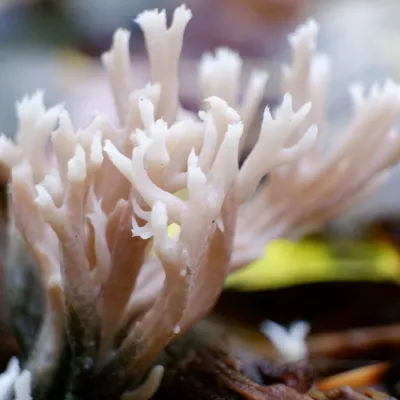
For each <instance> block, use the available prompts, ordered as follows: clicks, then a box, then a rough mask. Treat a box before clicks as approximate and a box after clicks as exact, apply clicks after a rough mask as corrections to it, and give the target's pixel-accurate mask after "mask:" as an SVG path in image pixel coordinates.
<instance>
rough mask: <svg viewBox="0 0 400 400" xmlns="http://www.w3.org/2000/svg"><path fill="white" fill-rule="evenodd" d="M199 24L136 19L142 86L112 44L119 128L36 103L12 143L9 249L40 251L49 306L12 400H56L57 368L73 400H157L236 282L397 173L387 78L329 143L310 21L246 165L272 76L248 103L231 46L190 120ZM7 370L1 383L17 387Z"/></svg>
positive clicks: (121, 49) (256, 77)
mask: <svg viewBox="0 0 400 400" xmlns="http://www.w3.org/2000/svg"><path fill="white" fill-rule="evenodd" d="M190 18H191V12H190V11H189V10H188V9H186V8H185V7H184V6H182V7H179V8H177V9H176V10H175V12H174V15H173V19H172V23H171V26H170V27H167V23H166V15H165V12H164V11H161V12H159V11H157V10H154V11H145V12H143V13H142V14H140V15H139V16H138V18H137V20H136V22H137V23H138V24H139V25H140V27H141V29H142V30H143V33H144V37H145V41H146V46H147V51H148V57H149V62H150V83H149V84H148V85H147V86H145V87H144V88H141V89H135V88H134V87H132V80H131V77H132V74H133V73H134V70H133V72H132V70H131V62H130V55H129V48H128V42H129V33H128V32H127V31H125V30H122V29H120V30H118V31H117V32H116V33H115V35H114V40H113V45H112V48H111V50H110V51H109V52H108V53H106V54H104V56H103V58H102V61H103V64H104V67H105V69H106V71H107V73H108V76H109V80H110V83H111V88H112V91H113V95H114V100H115V106H116V109H117V112H118V116H119V125H118V126H116V125H113V124H112V123H111V122H110V121H109V120H108V119H107V116H105V115H97V116H96V117H95V118H94V120H93V122H92V123H91V124H90V125H89V126H88V127H86V128H79V129H78V128H76V127H74V124H73V122H72V121H71V118H70V116H69V114H68V112H67V111H66V110H64V108H63V107H62V106H55V107H52V108H49V109H47V108H45V106H44V105H43V95H42V93H40V92H38V93H36V94H34V95H33V96H31V97H29V96H27V97H25V98H24V99H23V100H22V101H21V102H20V103H18V105H17V114H18V121H19V128H18V132H17V133H16V135H15V139H14V140H13V141H12V140H10V139H8V138H6V137H5V136H2V137H1V138H0V160H1V163H2V167H3V169H5V170H7V171H8V173H9V177H10V179H9V181H10V183H9V187H10V189H9V191H10V204H11V211H10V228H9V229H10V235H11V239H10V240H11V242H12V243H14V242H15V241H17V242H18V243H19V247H18V246H17V247H18V248H19V249H20V250H21V249H22V246H24V247H25V248H26V251H28V252H29V253H30V254H31V255H33V257H34V260H35V265H36V268H37V271H39V276H40V283H41V287H42V291H43V293H44V315H43V318H42V322H41V328H40V331H39V334H38V336H37V338H35V340H34V343H33V346H32V348H31V349H30V352H29V354H28V356H27V357H26V359H25V360H23V362H22V367H23V369H24V372H23V373H22V374H23V375H21V376H20V377H19V378H17V379H16V380H15V379H11V380H10V379H9V380H8V381H7V380H4V382H8V384H7V385H8V386H7V385H6V386H7V390H8V391H9V395H10V396H11V397H10V398H13V396H14V395H13V394H12V393H13V387H14V383H15V382H16V383H15V386H16V388H15V389H16V390H15V393H16V394H15V396H16V398H18V399H21V400H22V399H28V398H30V394H29V391H30V390H32V392H33V393H34V394H35V397H36V395H37V396H38V397H37V398H46V396H47V394H48V393H50V389H51V387H52V385H53V384H54V380H55V377H56V376H59V371H60V369H61V368H64V370H63V374H62V376H63V377H64V379H65V382H64V383H63V387H64V388H65V389H64V390H65V393H66V394H69V393H72V394H73V395H71V397H66V398H77V397H79V396H81V397H80V398H83V397H84V396H86V398H97V399H101V398H114V397H115V398H118V397H120V396H124V398H125V399H128V398H146V397H151V395H152V394H153V393H154V391H155V389H156V387H157V385H158V384H159V383H160V380H161V378H162V372H163V366H162V365H159V364H158V362H157V359H158V356H159V355H160V354H161V353H162V352H163V350H164V349H165V348H166V347H167V346H168V345H169V344H170V343H171V342H172V341H173V340H174V339H175V338H176V337H178V336H181V335H184V334H185V333H187V332H188V330H190V329H191V328H192V327H193V326H194V325H195V324H196V323H197V322H198V321H199V320H201V319H202V318H204V317H205V316H206V315H207V314H208V313H209V311H210V310H211V308H212V307H213V305H214V303H215V302H216V300H217V299H218V297H219V295H220V293H221V291H222V289H223V285H224V281H225V278H226V277H227V275H228V274H229V273H231V272H232V271H234V270H237V269H238V268H242V267H244V266H246V265H247V264H249V263H250V262H252V261H254V260H256V259H257V258H258V257H260V256H261V255H262V254H263V252H264V247H265V245H266V244H267V243H268V242H269V241H271V240H272V239H274V238H277V237H287V238H297V237H299V236H301V235H304V234H306V233H308V232H311V231H315V230H317V229H319V228H321V227H322V226H323V224H324V223H325V222H326V221H327V220H329V219H330V218H332V217H333V216H335V215H336V214H338V213H340V212H342V211H343V210H344V209H345V208H347V207H349V206H350V205H352V204H353V203H354V202H356V201H359V200H360V199H362V198H363V197H364V196H366V195H368V194H369V193H370V192H371V191H372V190H374V189H375V188H376V187H377V186H378V185H379V184H380V183H381V182H382V180H383V179H384V178H385V177H386V175H387V171H388V168H389V167H390V166H391V165H392V164H394V163H395V162H397V161H398V159H399V156H400V139H399V136H398V134H397V132H396V131H395V130H394V129H393V125H394V123H395V121H396V119H397V118H398V117H399V116H400V88H399V87H398V86H397V85H396V84H394V83H393V82H390V81H387V82H386V83H385V84H383V85H382V86H379V85H376V86H373V87H372V88H371V90H370V91H368V92H367V93H365V92H364V90H363V89H362V87H360V86H355V87H353V88H352V89H351V91H350V93H351V96H352V99H353V108H354V116H353V118H352V120H351V122H350V124H349V126H348V128H347V130H346V131H345V132H344V133H343V134H342V135H339V136H338V140H337V141H335V142H334V144H333V145H332V146H329V147H328V148H327V147H326V146H325V142H324V141H325V138H326V136H327V134H328V130H327V128H326V125H325V117H324V105H325V98H326V94H327V92H328V83H329V75H330V64H329V59H328V58H327V57H326V56H324V55H320V54H317V53H316V35H317V30H318V29H317V24H316V23H315V22H314V21H309V22H307V23H306V24H304V25H303V26H301V27H300V28H298V30H297V31H296V32H295V33H294V34H293V35H291V36H290V38H289V42H290V45H291V47H292V49H293V60H292V63H291V65H290V66H288V67H284V69H283V74H282V75H283V77H282V92H283V100H282V103H281V104H280V105H279V106H278V107H277V108H276V109H273V110H270V109H269V108H268V107H267V108H265V110H264V112H263V115H262V122H261V127H260V133H259V138H258V141H257V142H256V144H255V146H254V148H253V149H252V151H251V152H250V154H249V155H248V157H247V158H246V159H245V161H244V162H243V164H242V165H241V166H240V167H239V161H238V160H239V155H240V152H241V150H242V149H243V146H244V144H245V142H246V137H247V135H248V133H249V131H250V128H251V126H252V125H253V123H254V122H255V119H256V116H257V115H258V109H259V107H260V103H261V101H262V98H263V92H264V89H265V86H266V84H267V81H268V77H269V76H268V73H267V72H265V71H258V70H257V71H254V72H253V73H252V74H251V76H250V78H249V81H248V82H247V85H246V87H245V89H244V91H243V93H242V90H241V87H242V84H243V82H242V79H241V67H242V59H241V58H240V57H239V55H238V54H236V53H235V52H233V51H231V50H229V49H225V48H222V49H218V50H216V51H215V53H212V54H211V53H210V54H206V55H205V56H204V57H203V58H202V60H201V61H200V64H199V71H198V85H199V88H200V92H201V97H202V99H204V102H203V103H202V107H201V110H200V111H199V112H198V114H195V113H192V112H189V111H187V110H184V109H183V108H182V107H181V106H180V103H179V82H178V78H179V57H180V51H181V47H182V40H183V34H184V31H185V27H186V25H187V23H188V22H189V20H190ZM266 176H267V180H266V181H263V178H265V177H266ZM260 182H262V183H260ZM182 193H183V195H182ZM172 224H175V226H177V227H178V228H179V229H178V230H177V231H178V232H176V231H175V232H174V234H172V233H171V230H170V229H169V227H170V226H171V225H172ZM12 243H11V244H10V247H11V248H12V247H13V246H14V247H15V244H14V245H12ZM17 267H18V266H14V267H13V268H17ZM66 354H67V356H66ZM65 357H68V360H69V361H68V363H66V362H65ZM14 362H15V361H14ZM63 364H68V368H67V369H66V370H65V366H63ZM10 368H11V369H9V370H8V372H7V371H6V372H5V373H4V374H3V376H2V377H1V378H0V379H3V378H6V376H11V375H10V374H11V373H13V374H14V375H15V377H16V376H17V375H18V373H17V374H16V373H15V371H16V369H15V366H11V367H10ZM10 371H11V372H10ZM7 374H8V375H7ZM21 379H22V380H23V382H25V383H24V385H25V386H24V387H25V389H26V390H25V395H23V394H21V387H20V386H21V384H20V383H18V382H20V381H21ZM0 382H1V381H0ZM30 386H31V388H30ZM138 387H139V388H138ZM7 390H5V392H7ZM5 392H4V393H5ZM81 393H84V395H81ZM74 396H77V397H74ZM110 396H112V397H110ZM0 398H2V397H1V394H0Z"/></svg>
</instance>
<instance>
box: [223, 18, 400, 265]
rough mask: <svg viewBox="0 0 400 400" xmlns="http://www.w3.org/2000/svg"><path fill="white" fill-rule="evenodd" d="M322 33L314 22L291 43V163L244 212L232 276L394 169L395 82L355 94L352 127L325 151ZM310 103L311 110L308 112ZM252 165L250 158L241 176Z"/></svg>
mask: <svg viewBox="0 0 400 400" xmlns="http://www.w3.org/2000/svg"><path fill="white" fill-rule="evenodd" d="M317 31H318V27H317V25H316V23H315V22H314V21H309V22H307V23H306V24H305V25H303V26H301V27H300V28H298V30H297V31H296V32H295V33H294V34H293V35H292V36H290V38H289V42H290V44H291V46H292V48H293V64H292V66H291V67H284V69H283V82H282V86H283V90H284V91H285V92H286V93H287V94H286V95H285V96H284V102H283V104H282V106H281V107H280V108H279V109H278V110H277V111H276V118H277V119H278V120H280V121H282V122H283V121H285V118H288V119H287V121H290V122H287V123H286V125H281V126H280V127H279V128H276V131H275V132H278V137H279V138H280V140H284V141H286V144H285V146H286V148H285V152H286V155H287V156H288V157H289V158H290V159H291V160H290V161H289V159H287V160H286V161H289V162H287V163H285V164H284V165H276V166H277V168H275V169H274V170H273V171H271V172H270V173H269V174H268V181H267V184H265V185H262V186H261V187H259V188H258V189H257V191H256V192H255V194H254V196H253V197H251V198H249V201H248V202H247V203H246V204H245V205H244V206H243V207H242V208H241V210H240V212H239V214H238V221H237V228H236V235H235V245H234V251H233V254H232V259H231V263H232V268H233V269H236V268H240V267H242V266H244V265H247V264H248V263H249V262H251V261H253V260H256V259H257V258H259V257H260V256H261V255H262V254H263V252H264V246H265V244H266V243H268V242H269V241H270V240H272V239H274V238H276V237H287V238H298V237H301V236H302V235H304V234H307V233H309V232H312V231H315V230H318V229H320V228H322V227H323V224H324V223H325V222H326V221H328V220H329V219H331V218H332V217H334V216H335V215H338V214H340V213H341V212H343V211H344V210H345V209H347V208H348V207H350V206H351V205H353V204H354V203H356V202H358V201H360V200H362V199H363V198H365V197H366V196H368V195H369V194H371V193H372V192H373V191H374V190H376V189H377V188H378V187H379V186H380V185H381V184H382V183H383V182H384V180H385V178H386V177H387V172H388V168H389V167H391V166H392V165H393V164H394V163H395V162H397V161H398V159H399V144H400V139H399V136H398V134H397V132H396V131H395V130H393V126H394V124H395V123H396V120H397V119H398V118H399V116H400V87H399V86H398V85H396V84H394V83H393V82H391V81H387V82H385V83H384V84H383V85H382V86H379V85H375V86H373V87H372V88H371V90H370V92H369V93H367V94H364V90H363V88H362V87H360V86H358V85H356V86H354V87H352V88H351V89H350V94H351V96H352V99H353V108H354V116H353V118H352V121H351V122H350V124H349V126H348V128H347V129H346V130H345V132H344V133H343V134H342V135H341V136H340V137H339V138H338V140H336V143H335V142H334V143H333V145H331V146H329V148H328V149H327V148H326V147H327V146H326V139H327V134H328V132H327V129H326V127H325V116H324V107H323V105H324V104H325V103H326V98H325V97H326V94H327V84H328V82H329V75H330V65H329V59H328V58H327V57H326V56H324V55H320V54H316V53H315V48H316V34H317ZM304 102H306V103H307V102H309V103H307V104H312V107H304V106H302V105H303V104H304ZM292 107H293V108H294V109H298V111H297V116H299V115H301V117H300V118H298V117H295V118H292V117H290V114H291V112H292V111H291V108H292ZM300 107H302V108H300ZM266 118H267V120H268V118H270V117H269V112H268V111H266V113H265V114H264V122H263V127H265V129H266V130H267V132H268V134H267V135H268V137H270V138H271V133H272V132H274V130H273V129H272V127H271V126H268V125H266V122H265V121H266ZM282 122H281V123H282ZM283 123H284V122H283ZM285 126H286V128H285ZM310 126H312V127H313V128H310ZM263 127H262V128H261V132H262V131H263V129H264V128H263ZM314 127H316V128H317V129H318V134H317V135H315V134H316V128H314ZM309 135H312V136H313V137H314V136H315V140H310V142H309V143H307V142H304V141H303V143H305V144H306V146H305V147H306V148H303V149H302V150H301V151H300V152H299V153H296V152H293V151H291V150H290V149H293V147H291V146H293V144H294V143H297V142H298V141H299V138H305V137H309ZM261 139H262V135H260V139H259V141H260V140H261ZM324 145H325V146H324ZM268 146H270V143H268V145H267V147H268ZM264 154H267V153H265V152H264ZM250 161H251V158H250V157H249V159H248V160H247V161H246V162H245V164H244V166H243V169H245V168H246V167H247V166H248V165H250ZM246 164H247V165H246ZM247 168H249V167H247ZM252 168H253V169H254V166H253V167H252ZM242 193H246V194H252V193H253V191H248V190H247V191H242Z"/></svg>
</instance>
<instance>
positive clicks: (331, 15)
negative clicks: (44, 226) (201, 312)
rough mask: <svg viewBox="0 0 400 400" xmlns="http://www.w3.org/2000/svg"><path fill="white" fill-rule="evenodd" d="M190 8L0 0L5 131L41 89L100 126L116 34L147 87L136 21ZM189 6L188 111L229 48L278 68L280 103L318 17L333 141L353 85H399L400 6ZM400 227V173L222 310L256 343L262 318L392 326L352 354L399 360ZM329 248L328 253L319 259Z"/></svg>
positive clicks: (220, 0) (0, 117)
mask: <svg viewBox="0 0 400 400" xmlns="http://www.w3.org/2000/svg"><path fill="white" fill-rule="evenodd" d="M181 2H182V0H36V1H35V0H0V91H1V95H0V131H1V132H4V133H6V134H7V135H9V136H12V135H13V133H14V132H15V129H16V118H15V113H14V109H15V102H16V101H17V100H19V99H21V98H22V97H23V95H24V94H26V93H32V92H34V91H35V90H36V89H38V88H39V89H44V90H45V93H46V95H45V101H46V103H47V104H48V105H50V104H54V103H56V102H62V103H64V104H66V107H67V108H68V109H69V110H70V112H71V114H72V118H73V120H74V121H75V123H76V125H77V126H79V125H80V124H86V123H87V122H89V120H90V118H91V117H92V115H93V112H95V111H97V110H100V111H105V112H106V113H108V114H112V113H113V112H114V110H113V105H112V99H111V95H110V92H109V90H108V82H107V80H106V77H105V74H104V72H103V70H102V67H101V64H100V62H99V56H100V55H101V53H102V52H104V51H106V50H108V48H109V47H110V44H111V39H112V34H113V32H114V30H115V29H116V28H118V27H125V28H128V29H129V30H131V32H132V37H131V54H132V58H133V62H134V64H133V65H134V69H133V73H134V77H135V79H136V80H137V83H138V85H140V84H142V83H145V82H146V80H147V67H146V57H145V49H144V44H143V38H142V35H141V32H140V30H139V29H138V27H137V26H136V25H135V24H134V22H133V19H134V18H135V16H136V15H137V14H138V13H139V12H141V11H143V10H144V9H148V8H166V9H167V10H168V11H169V15H171V13H172V10H173V9H174V7H176V6H177V5H180V4H181ZM186 4H187V6H188V7H189V8H191V9H192V11H193V19H192V21H191V22H190V24H189V27H188V29H187V34H186V36H185V41H184V48H183V57H182V63H181V84H182V86H181V96H182V102H183V104H184V105H185V106H187V107H188V108H196V107H197V105H198V100H197V94H198V92H197V87H196V73H197V61H198V59H199V57H200V56H201V54H202V53H203V52H205V51H211V50H213V49H215V48H217V47H219V46H229V47H232V48H233V49H236V50H238V51H239V53H240V54H241V55H242V57H244V59H245V63H244V69H245V71H244V72H245V73H244V75H245V76H246V75H247V74H248V72H249V70H250V69H251V68H252V67H254V66H258V67H260V66H263V67H265V68H267V69H268V70H269V71H270V73H271V75H272V79H271V80H270V83H269V85H268V89H267V92H266V94H265V99H264V104H263V105H264V106H265V105H266V104H269V105H275V104H277V102H279V101H280V93H279V74H280V66H281V64H282V63H284V62H288V61H289V59H290V58H289V57H290V53H289V46H288V43H287V35H288V34H289V33H290V32H292V31H293V30H294V29H295V27H296V26H297V25H298V24H299V23H301V22H303V21H305V20H306V19H308V18H310V17H313V18H315V19H316V20H317V22H318V23H319V24H320V36H319V49H320V51H321V52H325V53H327V54H329V56H330V57H331V59H332V64H333V77H332V84H331V89H330V95H329V103H328V110H327V115H328V119H329V122H330V130H331V131H332V134H333V135H334V134H335V132H340V130H341V129H342V127H343V126H344V125H345V124H346V123H347V121H348V118H349V115H350V110H349V98H348V92H347V87H348V85H349V84H350V83H354V82H356V81H362V82H364V83H366V84H370V83H371V82H374V81H377V80H378V81H382V80H383V79H385V78H386V77H391V78H393V79H394V80H395V81H397V82H399V81H400V23H399V21H400V1H399V0H381V1H376V0H186ZM260 111H261V110H260ZM250 147H251V142H250V143H249V148H250ZM360 168H362V166H360ZM398 221H400V168H397V169H395V170H394V173H393V174H392V177H391V178H390V180H389V182H388V183H387V184H386V185H385V186H384V187H383V188H382V189H381V190H380V191H379V192H378V193H377V194H376V195H374V196H373V197H372V198H371V199H369V200H368V201H366V202H365V203H363V204H361V205H359V206H357V207H355V208H354V209H352V210H350V211H349V212H347V213H346V214H345V215H343V216H341V217H340V218H337V219H336V220H334V221H331V223H329V224H328V226H327V227H326V229H325V231H324V232H323V233H322V234H321V235H319V236H316V237H312V238H306V239H305V240H304V241H302V242H300V243H296V244H293V245H288V244H287V243H284V244H282V243H281V246H280V247H279V246H278V247H274V248H273V249H272V250H271V252H270V253H269V256H268V257H266V259H265V260H262V262H261V263H259V265H257V266H256V267H255V269H254V271H253V273H252V274H250V275H246V274H243V275H240V276H237V277H235V278H234V279H232V280H231V281H229V282H228V286H229V287H228V289H227V291H226V292H225V293H224V295H223V296H222V298H221V301H220V303H219V304H218V306H217V308H216V312H215V315H216V316H218V318H221V319H222V320H224V321H225V323H230V324H232V326H233V327H235V328H232V329H236V331H237V332H238V333H239V334H243V337H245V338H249V337H251V339H250V340H251V342H252V343H259V342H258V341H257V340H258V339H259V340H260V341H261V342H260V343H264V342H262V340H264V339H261V338H260V337H258V339H257V333H255V335H256V336H251V334H250V336H248V335H249V332H252V331H251V327H252V328H253V329H254V332H258V326H259V323H260V322H261V321H262V320H263V319H267V318H269V319H274V320H276V321H278V322H281V323H283V324H286V323H289V322H290V321H292V320H293V319H297V318H300V319H307V320H309V321H311V326H312V332H313V333H318V332H321V333H325V334H326V332H331V331H342V330H344V329H361V328H362V329H365V328H366V327H378V328H379V329H383V328H382V326H386V325H388V326H390V327H391V328H390V329H389V330H388V331H385V330H383V331H382V330H378V331H367V332H368V334H369V335H370V336H368V335H367V334H366V333H365V331H362V332H364V334H365V335H367V336H365V337H368V338H370V342H368V343H369V344H370V347H368V346H367V348H368V349H367V350H365V349H366V348H364V350H362V349H361V350H360V349H358V350H357V351H358V352H357V351H355V352H354V351H353V353H351V352H350V353H351V354H350V353H346V357H347V358H349V357H350V358H351V357H355V356H357V357H361V356H360V354H362V357H364V361H363V362H366V360H367V359H368V360H380V359H388V358H391V359H393V358H395V357H398V356H399V355H400V327H399V326H398V325H397V324H398V323H400V290H399V287H398V285H397V283H398V282H399V277H400V258H399V256H398V254H399V253H398V249H400V224H398ZM321 253H322V254H323V257H320V256H318V257H317V256H316V254H319V255H321ZM293 260H296V264H293ZM257 268H259V269H257ZM261 269H262V270H263V271H264V272H260V271H261ZM260 282H261V283H260ZM256 283H257V284H256ZM0 309H1V308H0ZM244 327H246V329H244ZM368 329H370V328H368ZM385 329H386V328H385ZM244 332H246V333H244ZM357 332H358V331H357ZM371 332H372V333H371ZM246 335H247V336H246ZM385 335H386V336H385ZM397 337H398V338H399V339H397ZM378 339H379V340H378ZM324 340H325V342H324V341H323V340H322V341H320V342H318V341H316V342H314V347H312V351H314V353H315V354H318V355H320V356H321V354H322V355H325V356H328V355H329V356H330V357H331V356H332V357H333V356H337V357H339V355H338V354H337V353H335V352H334V351H333V350H332V348H330V350H329V349H328V348H329V346H326V343H327V342H326V340H328V339H327V338H326V337H325V339H324ZM343 340H344V339H343ZM328 341H329V340H328ZM329 343H331V342H329ZM371 343H372V344H371ZM353 344H354V343H353ZM261 346H262V345H261ZM318 346H319V347H318ZM324 346H325V347H324ZM371 346H372V347H371ZM374 346H375V347H374ZM371 348H372V350H371ZM313 349H314V350H313ZM321 349H322V350H321ZM328 350H329V351H328ZM353 350H354V346H353ZM363 352H364V353H363ZM314 353H313V354H314ZM349 354H350V355H349ZM340 357H342V364H341V365H342V367H343V365H346V368H349V367H353V366H354V365H358V364H354V363H348V364H343V363H344V361H343V357H344V356H343V354H342V353H341V355H340ZM346 357H345V358H346ZM359 364H362V362H361V363H359ZM339 369H340V368H339ZM398 376H400V374H398Z"/></svg>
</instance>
